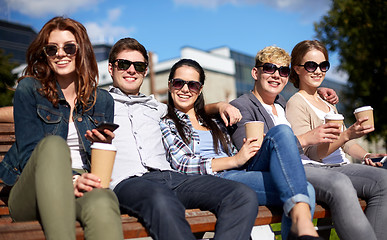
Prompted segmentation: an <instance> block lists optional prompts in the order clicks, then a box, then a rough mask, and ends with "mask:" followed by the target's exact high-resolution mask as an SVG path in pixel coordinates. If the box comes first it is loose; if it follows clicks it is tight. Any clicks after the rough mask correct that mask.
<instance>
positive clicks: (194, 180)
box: [114, 170, 258, 240]
mask: <svg viewBox="0 0 387 240" xmlns="http://www.w3.org/2000/svg"><path fill="white" fill-rule="evenodd" d="M114 192H115V193H116V194H117V197H118V200H119V202H120V207H121V211H122V212H124V213H128V214H131V215H134V216H136V217H138V218H139V219H140V221H142V223H143V224H144V226H145V227H146V228H147V230H148V231H149V234H150V235H151V236H152V238H153V239H155V240H160V239H162V240H164V239H165V240H174V239H176V240H180V239H185V240H186V239H192V240H193V239H196V238H195V237H194V235H193V234H192V232H191V228H190V226H189V224H188V222H187V221H186V219H185V209H189V208H200V209H202V210H209V211H211V212H213V213H214V214H215V215H216V216H217V223H216V229H215V238H214V239H221V240H223V239H226V240H227V239H230V240H236V239H241V240H242V239H245V240H247V239H249V238H250V233H251V230H252V228H253V225H254V222H255V218H256V217H257V212H258V201H257V196H256V194H255V193H254V191H252V190H251V189H250V188H249V187H247V186H246V185H244V184H240V183H237V182H234V181H229V180H226V179H221V178H217V177H214V176H210V175H185V174H182V173H178V172H173V171H159V170H156V171H151V172H149V173H146V174H144V175H142V176H141V177H131V178H128V179H125V180H123V181H122V182H120V183H119V184H118V185H117V186H116V187H115V188H114Z"/></svg>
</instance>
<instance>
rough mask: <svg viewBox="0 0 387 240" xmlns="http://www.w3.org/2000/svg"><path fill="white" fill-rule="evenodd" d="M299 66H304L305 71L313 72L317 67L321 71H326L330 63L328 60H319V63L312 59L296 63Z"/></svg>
mask: <svg viewBox="0 0 387 240" xmlns="http://www.w3.org/2000/svg"><path fill="white" fill-rule="evenodd" d="M298 66H300V67H304V68H305V70H306V71H307V72H310V73H311V72H314V71H316V69H317V67H319V68H320V70H321V72H326V71H328V70H329V67H330V66H331V64H330V63H329V62H328V61H324V62H321V63H320V64H317V63H316V62H313V61H307V62H306V63H304V65H298Z"/></svg>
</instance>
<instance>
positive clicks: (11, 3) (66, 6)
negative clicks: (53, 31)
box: [5, 0, 100, 17]
mask: <svg viewBox="0 0 387 240" xmlns="http://www.w3.org/2000/svg"><path fill="white" fill-rule="evenodd" d="M99 1H100V0H82V1H80V0H63V1H53V0H34V1H31V0H5V3H6V4H7V6H8V8H9V9H10V10H14V11H17V12H20V13H22V14H24V15H27V16H30V17H42V16H46V15H48V14H53V15H67V14H70V13H73V12H76V11H78V10H79V9H80V8H83V7H87V6H89V7H90V6H93V5H96V4H98V2H99Z"/></svg>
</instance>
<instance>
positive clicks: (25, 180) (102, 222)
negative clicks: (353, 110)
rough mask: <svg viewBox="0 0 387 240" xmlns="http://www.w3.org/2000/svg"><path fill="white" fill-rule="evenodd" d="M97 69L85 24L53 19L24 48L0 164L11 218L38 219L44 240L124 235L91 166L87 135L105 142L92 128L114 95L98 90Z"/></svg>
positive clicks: (113, 202)
mask: <svg viewBox="0 0 387 240" xmlns="http://www.w3.org/2000/svg"><path fill="white" fill-rule="evenodd" d="M97 76H98V67H97V62H96V60H95V56H94V52H93V48H92V45H91V43H90V40H89V37H88V35H87V32H86V29H85V27H84V26H83V25H82V24H80V23H79V22H77V21H75V20H72V19H69V18H63V17H55V18H53V19H51V20H50V21H48V22H47V23H46V24H45V25H44V26H43V28H42V29H41V30H40V32H39V34H38V36H37V37H36V39H35V40H34V41H33V42H32V43H31V45H30V46H29V48H28V51H27V67H26V69H25V71H24V76H23V77H22V78H21V79H20V80H19V83H18V86H17V89H16V92H15V97H14V120H15V134H16V143H15V144H14V146H12V148H11V149H10V151H9V152H8V153H7V155H6V156H5V158H4V160H3V161H2V162H1V163H0V178H1V179H2V180H3V181H4V182H5V183H6V184H8V185H13V188H12V190H11V192H10V197H9V209H10V213H11V216H12V218H13V219H14V220H15V221H29V220H39V221H40V222H41V224H42V227H43V229H44V233H45V236H46V238H47V239H75V221H76V220H78V221H80V222H81V225H82V226H83V227H84V231H85V238H86V239H123V236H122V227H121V221H120V211H119V207H118V201H117V198H116V197H115V195H114V193H113V192H112V191H111V190H109V189H103V188H102V186H101V183H100V180H99V179H98V177H97V176H95V175H93V174H91V173H88V171H89V169H90V145H91V142H93V141H99V142H106V143H109V142H111V140H112V138H114V134H113V133H112V132H110V131H108V130H105V133H106V137H105V136H104V135H102V134H101V133H99V132H98V131H96V130H94V128H95V126H96V124H97V123H98V122H101V121H110V122H112V121H113V116H114V113H113V109H114V107H113V99H112V97H111V96H110V95H109V93H107V92H106V91H104V90H99V89H98V88H97V83H98V82H97Z"/></svg>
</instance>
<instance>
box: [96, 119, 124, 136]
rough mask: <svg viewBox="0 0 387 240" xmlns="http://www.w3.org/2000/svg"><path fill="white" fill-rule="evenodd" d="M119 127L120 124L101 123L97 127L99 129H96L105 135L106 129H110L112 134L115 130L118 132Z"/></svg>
mask: <svg viewBox="0 0 387 240" xmlns="http://www.w3.org/2000/svg"><path fill="white" fill-rule="evenodd" d="M118 127H119V125H118V124H115V123H111V122H105V121H104V122H100V123H99V124H98V125H97V127H96V129H97V130H98V131H99V132H100V133H102V134H105V133H104V131H103V130H104V129H108V130H110V131H111V132H114V130H116V129H117V128H118Z"/></svg>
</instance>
